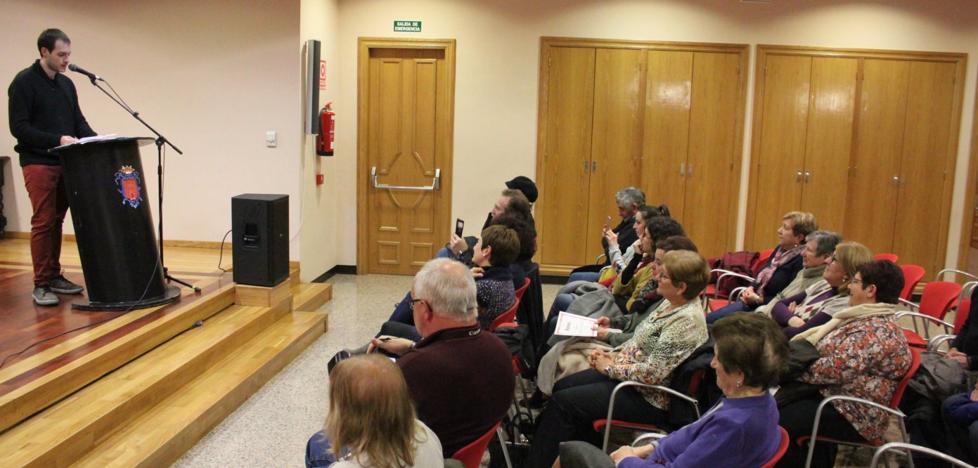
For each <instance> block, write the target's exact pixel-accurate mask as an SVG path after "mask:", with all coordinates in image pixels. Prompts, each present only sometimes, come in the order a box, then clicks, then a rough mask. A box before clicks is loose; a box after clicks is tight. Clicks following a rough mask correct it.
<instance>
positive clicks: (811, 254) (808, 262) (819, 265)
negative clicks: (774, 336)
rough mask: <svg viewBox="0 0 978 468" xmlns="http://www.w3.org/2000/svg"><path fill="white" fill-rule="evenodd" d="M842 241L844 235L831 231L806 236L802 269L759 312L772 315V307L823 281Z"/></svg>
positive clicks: (758, 309) (759, 308)
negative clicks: (833, 255) (833, 254)
mask: <svg viewBox="0 0 978 468" xmlns="http://www.w3.org/2000/svg"><path fill="white" fill-rule="evenodd" d="M839 242H842V236H840V235H838V234H836V233H834V232H830V231H815V232H813V233H811V234H809V235H808V236H806V237H805V248H804V250H802V251H801V267H802V268H801V271H799V272H798V274H797V275H795V279H793V280H791V282H790V283H788V286H785V288H784V289H782V290H781V292H779V293H778V294H776V295H775V296H774V297H772V298H771V299H770V300H769V301H767V304H764V305H762V306H760V307H758V308H757V312H762V313H765V314H768V315H770V312H771V309H772V308H774V306H775V305H777V303H778V302H781V301H782V300H784V299H785V298H788V297H791V296H794V295H796V294H801V293H804V292H805V290H806V289H808V287H809V286H811V285H813V284H815V283H818V282H819V281H822V274H823V273H825V267H827V266H828V265H829V263H830V262H829V261H830V260H831V259H832V252H835V247H836V246H837V245H839Z"/></svg>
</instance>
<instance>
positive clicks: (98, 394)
mask: <svg viewBox="0 0 978 468" xmlns="http://www.w3.org/2000/svg"><path fill="white" fill-rule="evenodd" d="M289 304H290V302H289V301H281V303H280V304H278V305H277V306H276V307H273V308H262V307H244V306H231V307H229V308H227V309H225V310H224V311H222V312H221V313H219V314H217V315H216V316H214V317H213V318H212V319H210V320H207V321H206V322H204V324H203V325H202V326H200V327H197V328H193V329H190V330H188V331H186V332H184V333H183V334H181V335H179V336H177V337H175V338H173V339H172V340H170V341H168V342H166V343H164V344H162V345H160V346H158V347H157V348H155V349H153V350H152V351H150V352H148V353H146V354H144V355H143V356H141V357H140V358H139V359H136V360H134V361H132V362H130V363H129V364H127V365H125V366H123V367H122V368H120V369H117V370H116V371H114V372H112V373H110V374H108V375H106V376H104V377H103V378H101V379H99V380H98V381H96V382H94V383H92V384H91V385H89V386H88V387H85V388H84V389H82V390H80V391H78V392H76V393H75V394H73V395H71V396H70V397H68V398H66V399H64V400H62V401H60V402H58V403H57V404H55V405H53V406H51V407H50V408H48V409H47V410H45V411H43V412H41V413H39V414H37V415H35V416H34V417H32V418H30V419H29V420H27V421H25V422H23V423H21V424H19V425H17V426H15V427H14V428H12V429H11V430H9V431H7V433H5V434H3V435H2V436H0V453H2V454H4V460H5V463H4V464H5V465H6V466H67V465H68V464H70V463H72V462H73V461H75V460H77V459H78V458H79V457H81V456H83V455H84V454H86V453H88V452H89V451H90V450H92V449H93V448H94V447H95V446H96V445H98V444H99V443H100V442H101V441H103V440H105V439H106V438H107V437H109V436H110V435H111V434H112V433H113V432H114V431H115V430H116V429H117V428H119V427H121V426H123V425H124V424H126V423H127V422H128V421H131V420H132V419H134V418H136V417H138V416H139V415H140V414H143V413H145V412H146V411H148V410H150V409H151V408H153V407H154V406H155V405H157V404H159V402H160V401H161V400H163V399H164V398H166V397H167V396H169V395H172V394H173V393H175V392H178V391H179V390H180V388H181V387H183V386H184V385H186V384H187V383H188V382H190V381H191V380H193V379H194V378H197V377H198V376H199V375H201V373H203V372H205V371H207V369H209V368H210V367H212V366H213V365H214V364H215V363H217V362H218V361H220V360H222V359H225V358H226V357H227V356H230V355H234V354H235V353H237V352H238V350H239V348H241V346H243V345H244V344H245V343H247V342H249V341H250V340H252V339H253V338H254V337H255V336H257V335H258V334H259V333H261V332H262V331H263V330H265V329H268V328H269V327H271V326H272V325H273V324H275V323H276V322H277V321H278V320H279V319H280V318H282V317H283V316H285V315H287V314H288V313H289Z"/></svg>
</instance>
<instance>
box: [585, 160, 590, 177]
mask: <svg viewBox="0 0 978 468" xmlns="http://www.w3.org/2000/svg"><path fill="white" fill-rule="evenodd" d="M589 167H591V164H590V163H589V162H587V161H584V173H585V174H587V168H589Z"/></svg>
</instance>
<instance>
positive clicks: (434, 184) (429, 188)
mask: <svg viewBox="0 0 978 468" xmlns="http://www.w3.org/2000/svg"><path fill="white" fill-rule="evenodd" d="M377 178H378V176H377V166H373V167H371V168H370V181H371V182H372V183H373V186H374V188H375V189H387V190H416V191H419V192H433V191H435V190H438V188H439V187H441V169H435V177H433V178H432V179H431V185H422V186H420V187H419V186H415V185H387V184H382V183H380V182H378V181H377Z"/></svg>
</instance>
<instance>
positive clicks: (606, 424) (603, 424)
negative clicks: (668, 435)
mask: <svg viewBox="0 0 978 468" xmlns="http://www.w3.org/2000/svg"><path fill="white" fill-rule="evenodd" d="M703 374H704V372H703V371H698V372H697V373H696V374H694V375H693V377H692V378H691V379H690V383H689V388H688V389H687V394H686V395H683V394H682V393H680V392H677V391H675V390H673V389H671V388H669V387H664V386H662V385H649V384H643V383H640V382H632V381H626V382H622V383H620V384H618V385H616V386H615V389H614V390H612V391H611V401H609V402H608V416H607V417H605V418H604V419H598V420H595V421H594V422H593V423H591V425H592V426H593V427H594V431H595V432H601V431H602V430H604V442H603V443H602V445H601V449H602V450H604V451H605V452H607V451H608V441H609V440H610V439H611V427H612V426H618V427H624V428H628V429H636V430H640V431H648V432H658V433H665V432H666V429H665V428H663V427H662V426H659V425H656V424H643V423H636V422H630V421H623V420H620V419H612V415H613V414H614V411H615V397H617V396H618V391H619V390H621V389H623V388H625V387H642V388H651V389H655V390H658V391H662V392H666V393H668V394H670V395H672V396H674V397H677V398H679V399H681V400H684V401H686V402H688V403H689V404H690V405H692V406H693V412H694V413H695V414H696V419H699V418H700V404H699V402H698V401H696V399H695V398H692V397H690V396H689V395H695V394H696V392H697V391H698V389H699V385H700V382H701V381H702V380H703Z"/></svg>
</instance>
